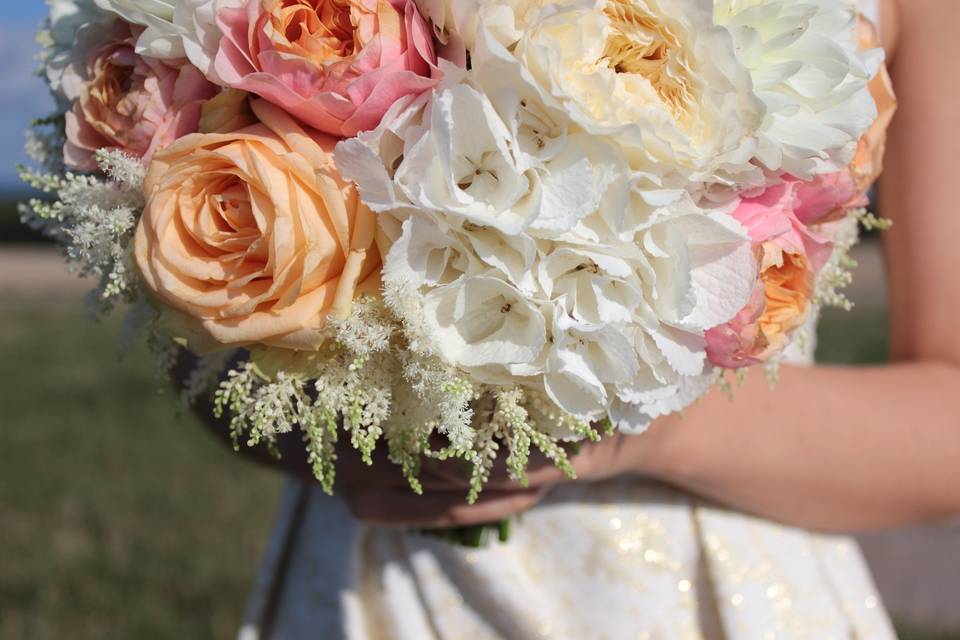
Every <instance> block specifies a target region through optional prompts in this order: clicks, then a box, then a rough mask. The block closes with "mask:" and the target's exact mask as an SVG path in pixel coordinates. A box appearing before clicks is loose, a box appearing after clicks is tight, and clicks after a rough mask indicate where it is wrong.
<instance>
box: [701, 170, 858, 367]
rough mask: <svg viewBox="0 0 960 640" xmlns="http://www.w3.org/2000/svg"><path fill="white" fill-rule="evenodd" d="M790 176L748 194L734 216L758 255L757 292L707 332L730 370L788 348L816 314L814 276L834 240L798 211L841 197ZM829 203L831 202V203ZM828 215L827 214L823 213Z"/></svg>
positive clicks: (715, 356)
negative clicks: (812, 312)
mask: <svg viewBox="0 0 960 640" xmlns="http://www.w3.org/2000/svg"><path fill="white" fill-rule="evenodd" d="M806 187H809V188H807V190H806V191H804V189H805V183H801V182H799V181H796V180H792V179H788V180H785V181H783V182H782V183H780V184H778V185H775V186H772V187H769V188H768V189H766V190H765V191H764V192H763V193H761V194H760V195H758V196H755V197H751V198H744V199H743V200H742V201H741V202H740V204H739V206H738V207H737V208H736V209H735V210H734V212H733V214H732V215H733V217H734V218H736V219H737V220H738V221H739V222H740V223H741V224H742V225H743V226H744V227H746V229H747V232H748V234H749V236H750V239H751V240H752V241H753V245H754V251H755V253H756V255H757V265H758V269H757V271H758V274H759V275H758V278H757V282H756V285H755V287H754V291H753V295H752V296H751V298H750V301H749V302H748V303H747V306H746V307H744V308H743V309H742V310H741V311H740V313H738V314H737V315H736V316H735V317H734V318H733V319H732V320H730V321H729V322H727V323H726V324H723V325H720V326H719V327H714V328H713V329H710V330H709V331H707V334H706V341H707V357H708V359H709V360H710V362H711V363H712V364H714V365H716V366H718V367H723V368H726V369H739V368H742V367H747V366H750V365H753V364H757V363H759V362H763V361H764V360H766V359H767V358H769V357H770V356H771V355H773V354H775V353H778V352H780V351H782V349H783V348H784V347H785V346H786V344H787V342H788V340H789V339H790V337H791V336H792V334H793V332H794V331H795V330H796V329H797V328H798V327H800V326H801V325H802V324H803V323H804V322H805V321H806V319H807V316H808V315H809V313H810V300H811V298H812V296H813V282H814V275H815V274H816V273H817V271H819V270H820V268H821V267H822V266H823V264H824V263H825V262H826V260H827V259H828V258H829V257H830V252H831V250H832V247H831V245H830V243H829V242H827V241H826V240H824V239H822V238H820V237H819V236H817V235H816V234H815V233H813V232H812V231H810V229H808V228H807V226H806V225H805V224H804V223H803V222H802V221H801V220H800V218H799V217H798V215H797V211H798V210H800V211H803V212H804V213H805V215H808V216H811V217H816V216H815V214H819V213H820V212H822V211H832V209H833V207H834V205H833V204H831V203H832V202H834V200H835V199H837V198H845V197H846V196H847V194H846V192H845V191H843V190H841V189H838V190H836V192H835V193H833V194H832V195H830V194H827V195H825V194H823V193H821V192H819V191H816V190H815V189H813V187H811V186H810V185H806ZM828 205H829V206H828ZM821 217H822V216H821Z"/></svg>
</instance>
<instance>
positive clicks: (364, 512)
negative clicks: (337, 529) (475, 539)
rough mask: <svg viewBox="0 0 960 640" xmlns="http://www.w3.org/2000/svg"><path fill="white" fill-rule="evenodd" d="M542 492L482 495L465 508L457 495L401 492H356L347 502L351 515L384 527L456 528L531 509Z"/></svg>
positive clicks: (528, 490)
mask: <svg viewBox="0 0 960 640" xmlns="http://www.w3.org/2000/svg"><path fill="white" fill-rule="evenodd" d="M545 493H546V491H545V490H543V489H521V490H517V491H495V490H492V491H484V492H483V493H482V494H481V496H480V499H479V500H477V502H476V503H475V504H472V505H471V504H467V501H466V494H465V493H462V492H459V491H449V492H434V493H426V494H424V495H416V494H414V493H412V492H404V491H382V492H360V493H357V494H355V495H353V496H350V497H349V498H348V503H349V505H350V509H351V511H352V512H353V515H354V516H355V517H357V518H358V519H360V520H363V521H364V522H368V523H370V524H378V525H384V526H411V527H421V528H445V527H460V526H468V525H474V524H483V523H487V522H496V521H498V520H502V519H504V518H508V517H510V516H512V515H515V514H517V513H521V512H523V511H526V510H527V509H529V508H531V507H533V506H534V505H535V504H536V503H537V502H539V501H540V499H541V498H542V497H543V495H544V494H545Z"/></svg>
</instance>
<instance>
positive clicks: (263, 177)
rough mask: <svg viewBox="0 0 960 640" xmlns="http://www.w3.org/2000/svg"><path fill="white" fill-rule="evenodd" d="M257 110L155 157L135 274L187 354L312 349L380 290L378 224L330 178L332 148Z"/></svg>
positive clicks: (264, 106) (281, 116)
mask: <svg viewBox="0 0 960 640" xmlns="http://www.w3.org/2000/svg"><path fill="white" fill-rule="evenodd" d="M252 107H253V111H254V113H255V114H256V116H257V117H258V118H259V119H260V123H258V124H256V125H253V126H250V127H248V128H246V129H243V130H241V131H237V132H235V133H224V134H194V135H190V136H187V137H185V138H183V139H182V140H179V141H177V142H176V143H175V144H173V145H171V146H170V147H169V148H167V149H165V150H163V151H162V152H160V153H158V154H157V155H156V156H155V157H154V160H153V163H152V164H151V165H150V168H149V171H148V173H147V177H146V180H145V183H144V189H145V193H146V196H147V203H146V208H145V209H144V212H143V217H142V219H141V220H140V223H139V226H138V227H137V231H136V236H135V246H134V254H135V257H136V263H137V266H138V268H139V271H140V273H141V274H142V276H143V280H144V283H145V284H146V286H147V288H148V289H149V290H150V291H151V292H152V293H153V294H154V295H156V296H157V297H158V298H159V299H160V300H161V301H162V303H163V304H164V305H168V306H170V307H173V308H174V309H176V310H178V311H180V312H182V314H183V316H184V319H185V321H186V324H185V327H186V330H187V331H189V332H190V334H191V335H189V336H187V337H188V339H189V338H196V339H198V343H197V344H196V345H191V347H194V348H196V347H199V348H201V349H209V348H211V345H210V340H211V339H212V340H213V341H215V343H219V344H220V345H227V346H233V345H247V344H252V343H260V344H262V345H266V346H271V347H280V348H287V349H295V350H314V349H316V348H317V347H319V346H320V344H321V343H322V342H323V340H324V339H325V336H324V333H323V332H322V331H321V330H322V328H323V327H324V324H325V320H326V318H327V316H328V315H330V314H334V315H337V316H346V315H347V314H348V313H349V309H350V306H351V302H352V300H353V297H354V295H355V293H356V291H357V290H358V288H360V287H364V286H370V287H375V286H376V284H377V282H378V280H379V266H380V256H379V253H378V251H377V249H376V247H375V246H374V232H375V221H374V217H373V214H372V213H371V212H370V210H369V209H367V207H366V206H364V205H363V204H362V203H361V202H360V199H359V197H358V196H357V192H356V190H355V189H354V187H353V185H352V184H349V183H346V182H345V181H344V180H343V179H342V178H341V177H340V175H339V173H338V172H337V170H336V168H335V167H334V164H333V160H332V157H331V155H330V152H331V151H332V149H333V145H334V141H333V140H331V139H330V138H328V137H325V136H316V137H315V136H311V135H310V134H308V133H307V132H306V131H304V130H303V129H302V128H301V127H300V126H298V125H297V124H296V123H295V122H294V120H293V119H292V118H290V117H289V116H288V115H287V114H286V113H284V112H283V111H281V110H280V109H278V108H277V107H275V106H273V105H270V104H269V103H266V102H264V101H259V100H258V101H255V102H254V103H253V104H252ZM213 346H216V344H214V345H213Z"/></svg>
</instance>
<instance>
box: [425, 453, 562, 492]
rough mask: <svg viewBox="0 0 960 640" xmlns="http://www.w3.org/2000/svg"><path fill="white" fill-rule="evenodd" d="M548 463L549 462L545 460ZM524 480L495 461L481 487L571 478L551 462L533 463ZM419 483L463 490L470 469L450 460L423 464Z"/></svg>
mask: <svg viewBox="0 0 960 640" xmlns="http://www.w3.org/2000/svg"><path fill="white" fill-rule="evenodd" d="M548 462H549V461H548ZM526 476H527V478H526V479H527V482H526V484H525V485H524V484H522V483H521V482H520V481H519V480H517V479H514V478H512V477H510V472H509V471H508V470H507V468H506V465H504V464H503V463H502V461H499V460H498V461H497V463H496V464H495V465H494V468H493V470H492V471H491V473H490V478H489V480H487V481H486V482H485V483H484V485H483V486H484V490H487V489H493V490H517V489H524V488H529V489H535V488H538V487H551V486H553V485H555V484H559V483H561V482H565V481H567V480H569V479H570V478H569V477H568V476H567V475H566V474H565V473H564V472H563V471H561V470H560V469H558V468H557V467H556V466H555V465H554V464H553V463H552V462H549V464H545V465H537V466H532V467H531V468H529V469H527V473H526ZM419 480H420V483H421V485H422V486H423V489H424V491H431V490H434V491H456V490H462V491H466V490H467V489H468V488H469V487H470V469H469V468H465V469H464V468H461V466H460V465H457V464H451V463H450V462H449V461H447V462H444V463H442V464H436V465H424V467H423V469H422V471H421V473H420V478H419Z"/></svg>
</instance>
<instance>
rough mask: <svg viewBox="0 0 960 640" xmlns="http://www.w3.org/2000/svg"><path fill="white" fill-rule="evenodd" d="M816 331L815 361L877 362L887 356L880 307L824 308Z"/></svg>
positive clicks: (882, 360) (885, 330)
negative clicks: (848, 309) (845, 309)
mask: <svg viewBox="0 0 960 640" xmlns="http://www.w3.org/2000/svg"><path fill="white" fill-rule="evenodd" d="M819 329H820V330H819V332H818V335H817V362H825V363H832V364H876V363H879V362H884V361H886V359H887V331H888V328H887V314H886V311H885V310H884V309H883V308H881V307H870V306H856V307H854V308H853V309H852V310H851V311H842V310H840V309H832V308H831V309H825V310H824V312H823V316H822V317H821V319H820V325H819Z"/></svg>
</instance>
